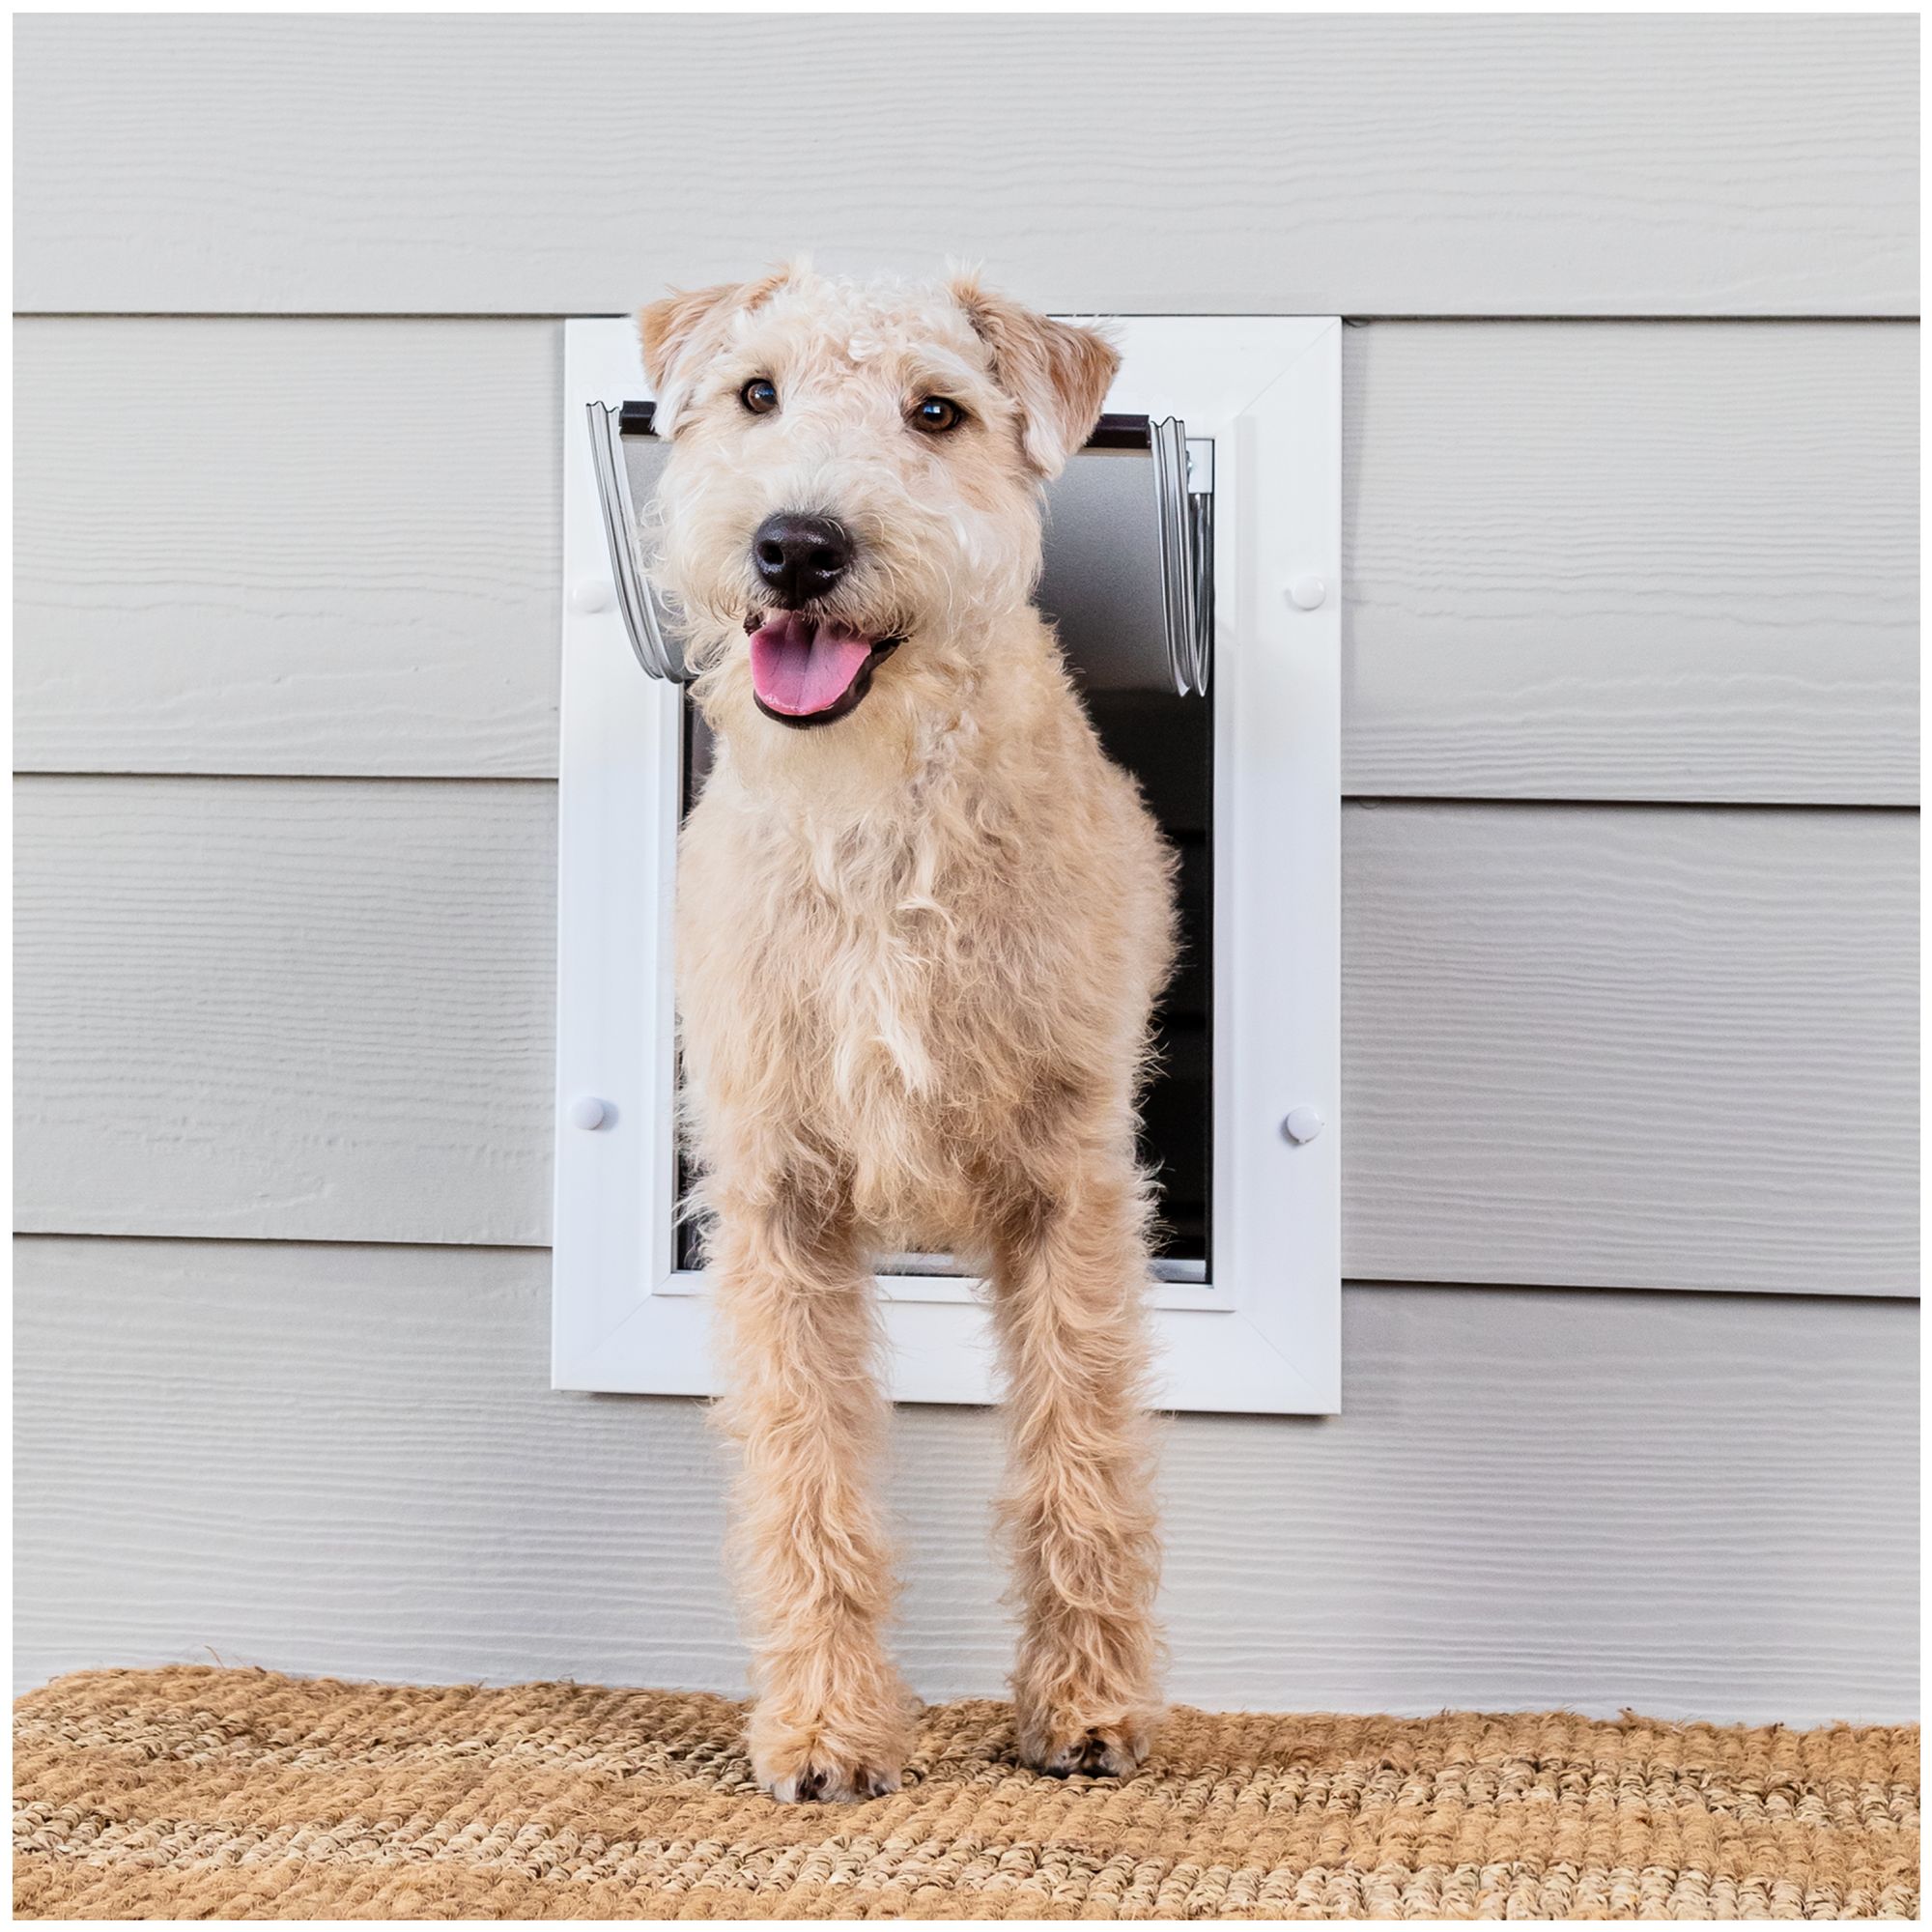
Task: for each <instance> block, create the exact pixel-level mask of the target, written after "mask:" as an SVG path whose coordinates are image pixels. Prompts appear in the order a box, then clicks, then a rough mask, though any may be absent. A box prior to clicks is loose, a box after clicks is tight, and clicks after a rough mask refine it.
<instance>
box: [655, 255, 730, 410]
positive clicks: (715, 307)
mask: <svg viewBox="0 0 1932 1932" xmlns="http://www.w3.org/2000/svg"><path fill="white" fill-rule="evenodd" d="M737 293H738V284H737V283H736V282H719V283H717V284H715V285H714V286H713V287H711V288H708V289H673V290H672V291H671V292H670V294H669V295H668V296H666V297H665V298H664V299H663V300H662V301H654V302H652V303H650V304H649V305H648V306H647V307H645V308H644V309H642V310H641V311H639V316H638V340H639V342H641V343H642V344H643V346H644V374H645V375H646V376H648V377H649V378H650V379H651V386H652V387H653V388H655V389H658V390H662V389H663V388H664V386H665V384H666V383H667V381H668V379H669V377H670V372H671V370H672V369H673V368H674V367H675V366H676V363H677V358H678V357H679V356H680V355H683V354H684V352H685V350H686V349H688V348H689V347H690V346H691V338H692V337H693V336H694V335H696V333H697V331H698V329H699V327H701V326H702V325H703V324H704V323H705V322H706V321H707V320H708V319H709V318H710V317H711V316H713V315H715V314H716V313H717V312H718V311H719V310H720V309H722V308H723V307H724V306H725V303H726V302H728V301H729V300H730V299H731V298H732V297H733V296H735V295H736V294H737Z"/></svg>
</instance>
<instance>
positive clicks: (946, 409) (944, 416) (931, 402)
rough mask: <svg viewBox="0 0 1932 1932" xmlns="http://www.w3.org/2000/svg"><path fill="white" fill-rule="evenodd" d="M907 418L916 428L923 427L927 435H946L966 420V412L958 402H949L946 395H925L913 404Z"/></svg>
mask: <svg viewBox="0 0 1932 1932" xmlns="http://www.w3.org/2000/svg"><path fill="white" fill-rule="evenodd" d="M907 420H908V421H909V422H910V423H911V424H912V426H913V428H914V429H923V431H924V432H925V433H926V435H927V436H944V435H945V434H946V432H947V431H948V430H950V429H957V428H958V427H959V425H960V424H961V423H963V422H964V421H965V420H966V412H965V411H964V410H962V409H961V408H960V407H959V405H958V404H957V403H949V402H948V401H947V400H946V398H945V397H944V396H923V397H922V398H921V399H920V400H919V401H918V402H916V403H915V404H914V405H913V406H912V410H911V412H910V413H909V415H908V417H907Z"/></svg>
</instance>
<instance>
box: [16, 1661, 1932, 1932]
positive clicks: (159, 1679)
mask: <svg viewBox="0 0 1932 1932" xmlns="http://www.w3.org/2000/svg"><path fill="white" fill-rule="evenodd" d="M740 1716H741V1713H740V1709H739V1707H738V1706H736V1705H733V1704H730V1703H727V1702H726V1701H725V1700H724V1699H722V1698H717V1697H705V1696H691V1695H681V1694H673V1693H668V1692H665V1691H656V1690H595V1689H591V1688H588V1687H586V1686H582V1685H575V1684H526V1685H519V1686H516V1687H515V1688H513V1689H509V1690H477V1689H475V1688H473V1687H459V1688H440V1689H412V1688H407V1687H397V1686H392V1685H371V1684H344V1683H336V1682H332V1681H328V1680H322V1681H304V1680H299V1679H296V1678H289V1677H277V1676H273V1675H271V1674H270V1673H268V1672H264V1671H252V1670H213V1669H189V1668H180V1669H169V1670H154V1671H132V1670H127V1671H88V1672H84V1673H82V1674H80V1675H77V1676H73V1677H66V1678H62V1679H60V1680H59V1681H58V1682H56V1683H53V1684H50V1685H48V1686H46V1687H45V1688H44V1689H43V1690H36V1691H34V1692H32V1693H31V1694H30V1695H28V1696H26V1697H23V1698H22V1699H21V1700H20V1701H19V1703H18V1704H17V1706H16V1707H15V1718H14V1738H15V1743H14V1779H15V1785H16V1793H17V1800H18V1825H17V1833H16V1838H15V1854H14V1886H15V1909H16V1911H17V1912H18V1913H19V1914H20V1915H21V1916H24V1917H32V1918H244V1917H245V1918H1747V1917H1748V1918H1878V1917H1889V1918H1913V1917H1915V1916H1916V1915H1917V1913H1918V1731H1917V1730H1916V1729H1896V1730H1881V1729H1869V1728H1867V1729H1854V1728H1848V1727H1837V1728H1833V1729H1828V1730H1816V1731H1787V1730H1779V1729H1770V1730H1725V1729H1715V1728H1712V1727H1710V1726H1708V1725H1702V1724H1688V1725H1678V1724H1666V1723H1657V1722H1652V1721H1649V1720H1647V1719H1638V1718H1628V1719H1624V1720H1623V1721H1622V1722H1618V1723H1599V1722H1592V1721H1589V1720H1587V1719H1581V1718H1575V1717H1567V1716H1561V1715H1557V1716H1537V1717H1479V1716H1474V1715H1470V1714H1466V1713H1452V1714H1448V1715H1445V1716H1442V1717H1439V1718H1424V1719H1405V1718H1335V1717H1256V1716H1234V1717H1210V1716H1208V1715H1206V1714H1204V1713H1202V1712H1199V1711H1187V1710H1179V1711H1176V1712H1174V1713H1173V1714H1172V1715H1171V1717H1170V1718H1169V1719H1168V1720H1167V1722H1166V1723H1165V1725H1164V1726H1163V1727H1162V1729H1161V1731H1160V1733H1159V1735H1158V1738H1157V1741H1156V1745H1155V1748H1154V1752H1153V1755H1152V1756H1151V1758H1150V1760H1149V1762H1148V1764H1147V1765H1146V1767H1145V1768H1144V1769H1143V1770H1142V1771H1141V1773H1140V1774H1139V1776H1135V1777H1133V1778H1130V1779H1127V1780H1126V1781H1124V1782H1119V1781H1116V1780H1114V1779H1111V1778H1071V1779H1068V1780H1066V1781H1065V1782H1060V1781H1057V1780H1055V1779H1053V1778H1048V1777H1040V1776H1035V1775H1034V1774H1032V1773H1030V1772H1027V1771H1023V1770H1022V1769H1020V1767H1019V1766H1018V1765H1017V1763H1016V1762H1015V1761H1014V1758H1013V1751H1012V1725H1011V1717H1010V1713H1009V1710H1008V1708H1007V1706H1005V1705H1004V1704H996V1703H989V1702H968V1703H959V1704H947V1705H942V1706H936V1707H934V1708H932V1709H930V1710H928V1711H927V1713H926V1714H925V1717H924V1720H923V1725H922V1728H921V1732H920V1738H919V1748H918V1751H917V1753H916V1755H915V1756H914V1758H913V1761H912V1764H911V1766H910V1768H909V1771H908V1774H907V1778H906V1785H905V1789H904V1790H902V1791H901V1792H899V1793H897V1794H896V1795H895V1796H894V1797H891V1798H882V1799H876V1800H873V1801H872V1802H870V1803H868V1804H856V1805H828V1804H800V1805H791V1806H781V1805H778V1804H773V1803H772V1802H771V1800H770V1799H768V1798H766V1797H765V1796H764V1795H763V1794H762V1793H761V1792H760V1791H759V1790H758V1789H757V1788H756V1786H755V1785H754V1784H753V1780H752V1776H751V1771H750V1767H749V1766H748V1765H747V1763H746V1761H745V1758H744V1755H743V1753H742V1751H741V1750H740V1748H739V1745H738V1726H739V1721H740Z"/></svg>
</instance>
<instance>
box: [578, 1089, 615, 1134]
mask: <svg viewBox="0 0 1932 1932" xmlns="http://www.w3.org/2000/svg"><path fill="white" fill-rule="evenodd" d="M609 1112H610V1109H609V1108H607V1107H606V1106H605V1104H604V1102H603V1101H602V1100H600V1099H599V1098H598V1097H597V1095H596V1094H579V1095H578V1096H577V1098H576V1099H574V1100H573V1101H572V1102H571V1103H570V1106H569V1109H568V1118H569V1121H570V1124H571V1125H572V1126H573V1127H582V1129H583V1131H584V1132H585V1133H586V1134H592V1133H595V1132H596V1131H597V1129H598V1128H599V1127H601V1126H602V1125H603V1124H604V1120H605V1116H606V1115H607V1114H608V1113H609Z"/></svg>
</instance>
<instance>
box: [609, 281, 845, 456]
mask: <svg viewBox="0 0 1932 1932" xmlns="http://www.w3.org/2000/svg"><path fill="white" fill-rule="evenodd" d="M809 268H810V261H809V259H808V258H806V257H803V256H801V257H800V258H799V259H798V260H797V261H793V262H787V263H785V265H784V266H783V267H782V268H779V269H774V270H772V271H771V273H770V274H768V275H763V276H760V277H759V278H758V279H757V280H756V281H753V282H717V283H714V284H713V285H712V286H711V287H710V288H708V289H673V290H672V291H671V292H670V294H669V295H668V296H666V297H665V298H664V299H663V300H662V301H654V302H651V303H649V304H648V305H647V306H646V307H644V308H642V309H640V310H639V313H638V340H639V342H640V343H641V344H642V345H643V351H644V374H645V375H646V376H648V377H649V378H650V379H651V387H652V388H654V389H655V390H656V391H657V400H658V414H657V424H656V427H657V430H658V433H659V435H661V436H668V435H669V434H670V433H671V431H672V429H673V428H674V427H675V424H676V418H677V414H678V412H679V411H680V410H681V409H682V408H683V407H684V401H685V398H686V396H687V395H688V394H689V393H690V389H691V382H690V370H689V369H688V368H687V367H686V358H687V355H688V354H689V352H690V351H692V350H693V349H695V348H696V347H698V346H699V344H700V339H701V340H702V341H703V342H704V343H706V344H709V345H710V346H712V347H716V346H718V326H719V325H721V324H722V323H723V322H724V320H725V317H726V316H727V315H732V314H738V313H742V312H743V311H745V310H747V309H754V308H756V307H757V306H758V304H759V303H760V302H761V301H763V300H764V299H765V298H766V297H767V296H769V295H770V294H771V293H772V291H773V290H774V289H777V288H781V287H782V286H783V285H784V284H785V283H786V282H788V281H791V280H793V279H795V278H796V277H798V276H800V275H802V274H804V273H806V272H807V270H809Z"/></svg>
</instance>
